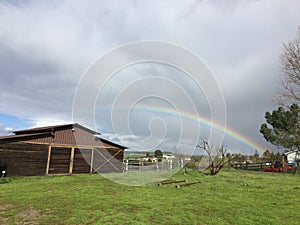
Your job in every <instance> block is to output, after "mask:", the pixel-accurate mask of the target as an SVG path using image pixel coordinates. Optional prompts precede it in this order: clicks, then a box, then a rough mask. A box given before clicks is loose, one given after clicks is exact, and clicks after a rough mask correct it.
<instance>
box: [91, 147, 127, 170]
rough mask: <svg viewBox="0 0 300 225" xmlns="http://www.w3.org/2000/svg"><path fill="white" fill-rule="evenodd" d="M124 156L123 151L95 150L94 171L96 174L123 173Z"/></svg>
mask: <svg viewBox="0 0 300 225" xmlns="http://www.w3.org/2000/svg"><path fill="white" fill-rule="evenodd" d="M123 154H124V151H123V150H121V149H117V148H116V149H109V150H107V149H103V148H95V151H94V160H93V169H94V170H93V171H94V172H96V173H110V172H122V171H123Z"/></svg>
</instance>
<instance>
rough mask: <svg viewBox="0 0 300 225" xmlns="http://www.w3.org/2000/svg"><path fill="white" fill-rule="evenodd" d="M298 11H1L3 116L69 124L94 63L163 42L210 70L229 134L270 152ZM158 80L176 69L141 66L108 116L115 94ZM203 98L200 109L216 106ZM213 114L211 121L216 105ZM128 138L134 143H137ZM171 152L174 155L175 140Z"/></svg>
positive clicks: (255, 5) (146, 6)
mask: <svg viewBox="0 0 300 225" xmlns="http://www.w3.org/2000/svg"><path fill="white" fill-rule="evenodd" d="M150 4H151V5H150ZM299 11H300V4H298V2H297V1H296V0H295V1H288V2H286V1H280V0H276V1H274V0H261V1H243V0H241V1H238V0H235V1H222V2H220V1H204V0H203V1H185V2H182V1H152V2H151V3H150V2H146V1H109V2H107V1H105V2H104V1H22V2H20V1H1V3H0V68H1V71H0V73H1V74H0V98H1V101H0V113H3V114H9V115H14V116H17V117H20V118H23V119H24V120H30V121H31V123H32V125H47V124H50V123H53V122H55V123H58V122H70V121H71V120H72V103H73V102H72V101H73V96H74V94H75V93H76V87H77V85H78V82H80V79H81V77H82V76H83V74H84V73H85V72H86V70H87V68H88V66H89V65H90V64H91V63H92V62H94V61H95V60H96V59H97V58H99V57H100V56H102V55H104V54H105V53H106V52H108V51H109V50H110V49H111V48H114V47H116V46H118V45H120V44H124V43H127V42H132V41H139V40H149V39H155V40H163V41H168V42H173V43H177V44H179V45H181V46H184V47H187V48H188V49H190V50H192V51H193V52H195V53H196V54H197V55H199V56H200V57H201V58H202V59H203V60H204V61H205V62H206V63H207V64H208V66H209V67H210V68H211V69H212V71H213V72H214V74H215V76H216V79H217V80H218V82H219V85H220V87H221V88H222V90H223V93H224V98H225V102H226V105H227V117H228V126H229V127H231V128H232V129H234V130H236V131H237V132H238V133H241V134H243V135H244V136H247V137H249V138H250V139H251V140H252V141H254V142H257V143H259V144H261V145H265V146H266V147H269V145H267V144H266V143H265V142H264V140H263V139H262V137H261V135H260V134H259V132H258V130H259V125H260V123H261V122H263V121H264V112H265V111H266V110H272V109H273V108H274V107H275V105H274V103H273V97H274V92H275V90H276V80H278V78H279V76H280V70H279V62H278V57H279V55H280V52H281V50H282V43H284V42H287V41H288V40H290V39H292V38H293V36H294V35H295V32H296V27H297V26H298V25H299V21H300V15H299ZM155 73H156V74H157V73H158V74H160V75H162V74H164V75H166V76H167V77H171V76H172V74H175V72H174V69H167V68H164V69H162V68H161V67H159V68H155V67H152V68H151V67H149V66H148V67H147V66H145V67H143V66H142V67H140V68H139V69H136V70H135V71H134V70H133V71H131V74H129V75H128V74H127V76H123V77H122V78H120V77H119V78H118V79H115V80H114V83H113V84H112V85H111V86H110V87H111V89H110V90H108V91H107V92H106V94H107V96H108V98H107V101H106V103H105V104H104V105H101V107H100V109H99V111H98V112H99V115H101V112H102V114H103V115H104V117H105V118H107V117H109V116H110V112H109V108H110V105H111V101H109V99H110V98H109V96H110V94H113V93H118V90H119V89H120V88H122V87H123V86H124V85H127V84H128V81H130V79H136V78H138V77H142V76H145V74H146V75H147V74H155ZM139 74H141V75H140V76H139ZM175 77H176V82H178V83H181V84H182V86H183V87H185V88H187V87H190V89H189V91H190V92H189V93H190V95H191V96H192V97H193V99H195V98H197V95H199V92H197V91H193V90H194V87H193V85H192V84H191V83H190V81H188V80H186V77H185V76H183V75H176V76H175ZM95 82H97V81H91V85H92V84H93V83H95ZM149 85H152V86H153V88H154V89H155V88H157V89H160V88H164V87H162V86H160V85H159V84H149ZM202 94H203V93H202ZM204 95H205V93H204ZM86 97H88V96H86ZM201 98H202V100H201V103H199V102H197V103H196V105H197V107H198V109H200V108H201V107H202V106H203V104H202V103H205V104H207V103H206V102H205V101H204V100H203V99H205V98H204V97H203V96H202V97H201ZM204 108H205V110H204V111H205V112H204V114H205V116H206V117H209V113H207V112H206V110H207V108H208V107H207V105H205V107H204ZM99 120H101V118H100V119H99ZM137 120H138V117H137ZM169 120H170V118H169ZM135 124H136V125H134V123H132V126H136V127H135V128H133V130H135V131H139V132H140V133H141V134H142V135H146V134H147V133H145V132H143V130H142V127H140V125H141V124H142V123H139V122H138V121H137V122H136V123H135ZM3 127H4V125H1V127H0V130H2V132H3V131H5V129H6V128H3ZM111 128H112V126H111V124H110V123H109V121H108V120H106V119H105V120H104V121H101V124H100V125H99V129H104V130H105V132H106V133H107V136H108V137H111V138H112V135H111V134H110V133H113V130H111ZM171 129H172V130H174V129H175V128H174V127H172V128H171ZM171 133H172V132H171ZM175 133H176V132H175ZM170 136H172V135H170ZM121 138H123V139H124V141H125V142H126V141H131V142H132V141H133V140H135V139H137V138H138V134H137V133H135V134H133V135H129V134H127V135H124V136H122V137H121ZM175 139H176V135H175V136H174V140H173V142H175ZM226 141H227V142H228V143H226V145H227V146H228V147H230V144H231V143H232V146H238V144H237V143H236V142H235V141H234V140H230V139H228V138H227V139H226ZM166 142H167V143H166V146H169V147H170V146H172V138H171V137H168V138H166ZM188 145H189V143H188V141H186V146H187V147H188ZM235 148H236V149H237V148H238V147H235ZM245 151H246V150H245ZM249 152H251V153H252V149H250V150H249Z"/></svg>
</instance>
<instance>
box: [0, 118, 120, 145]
mask: <svg viewBox="0 0 300 225" xmlns="http://www.w3.org/2000/svg"><path fill="white" fill-rule="evenodd" d="M14 133H15V135H10V136H4V137H0V141H1V142H3V141H27V142H34V143H46V144H63V145H72V146H98V147H117V148H122V149H125V148H126V147H125V146H122V145H119V144H117V143H114V142H111V141H108V140H106V139H103V138H101V137H97V136H96V135H99V133H98V132H96V131H93V130H91V129H89V128H86V127H84V126H82V125H80V124H77V123H75V124H63V125H56V126H48V127H37V128H31V129H26V130H19V131H15V132H14Z"/></svg>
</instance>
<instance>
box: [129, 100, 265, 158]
mask: <svg viewBox="0 0 300 225" xmlns="http://www.w3.org/2000/svg"><path fill="white" fill-rule="evenodd" d="M134 110H139V111H143V112H145V111H146V112H152V113H162V114H165V115H170V116H178V112H177V111H176V110H175V109H171V108H168V107H164V106H155V107H153V106H151V107H150V106H149V105H144V104H138V105H136V106H135V107H134ZM180 116H182V117H184V118H187V119H191V120H193V121H196V122H198V123H200V124H202V125H205V126H207V127H209V128H212V127H213V128H215V129H217V130H220V131H222V132H225V134H226V135H228V136H230V137H232V138H233V139H236V140H238V141H239V142H241V143H243V144H244V145H246V146H248V147H250V148H251V149H253V150H257V151H258V153H260V154H263V153H264V151H265V147H263V146H261V145H259V144H257V143H256V142H254V141H252V140H250V139H249V138H247V137H245V136H244V135H242V134H240V133H238V132H236V131H234V130H233V129H230V128H228V127H224V126H222V125H220V124H218V123H216V122H215V121H214V124H213V125H212V122H211V120H210V119H208V118H205V117H201V116H197V115H193V114H191V113H188V112H182V111H181V112H180Z"/></svg>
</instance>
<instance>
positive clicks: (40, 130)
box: [13, 123, 100, 134]
mask: <svg viewBox="0 0 300 225" xmlns="http://www.w3.org/2000/svg"><path fill="white" fill-rule="evenodd" d="M74 127H80V128H82V129H85V130H87V131H89V132H91V133H94V134H100V133H99V132H97V131H94V130H92V129H89V128H87V127H84V126H82V125H80V124H78V123H68V124H61V125H53V126H46V127H34V128H30V129H25V130H16V131H14V132H13V133H15V134H27V133H36V132H45V131H52V129H57V128H74Z"/></svg>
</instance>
